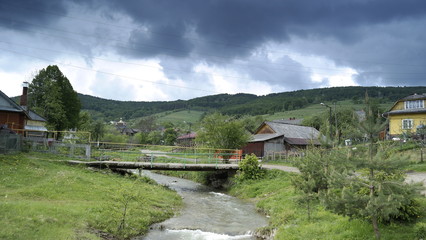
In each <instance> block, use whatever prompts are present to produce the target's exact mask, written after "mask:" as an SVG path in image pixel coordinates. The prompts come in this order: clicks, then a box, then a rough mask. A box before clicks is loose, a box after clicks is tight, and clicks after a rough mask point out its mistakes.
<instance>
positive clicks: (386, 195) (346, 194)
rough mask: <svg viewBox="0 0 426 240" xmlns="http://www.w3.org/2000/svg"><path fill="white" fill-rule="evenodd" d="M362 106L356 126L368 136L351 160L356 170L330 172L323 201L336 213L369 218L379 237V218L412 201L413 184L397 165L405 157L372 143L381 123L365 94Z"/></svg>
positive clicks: (384, 146) (392, 213)
mask: <svg viewBox="0 0 426 240" xmlns="http://www.w3.org/2000/svg"><path fill="white" fill-rule="evenodd" d="M366 107H367V108H366V110H367V111H366V119H365V121H363V122H362V123H360V126H359V128H360V130H361V131H362V132H363V133H364V134H365V136H366V137H367V139H368V143H367V146H366V147H367V151H366V152H365V151H364V154H362V155H361V156H360V157H359V158H358V159H357V161H356V162H355V164H356V167H357V168H356V169H357V171H356V172H352V171H333V172H332V174H331V176H330V178H329V183H330V189H329V191H328V194H327V196H326V198H325V203H326V206H327V207H328V208H329V209H331V210H333V211H334V212H336V213H338V214H342V215H346V216H349V217H359V218H363V219H369V220H370V221H371V224H372V227H373V230H374V233H375V236H376V238H377V239H380V237H381V234H380V230H379V222H385V221H388V220H389V219H390V218H391V217H392V216H397V215H398V214H399V213H400V211H401V209H403V208H404V206H408V205H410V204H412V201H413V198H414V196H415V194H416V188H415V186H413V185H410V184H407V183H405V182H404V175H405V174H404V173H403V172H402V170H401V169H402V166H403V165H404V164H408V161H407V159H404V158H401V157H396V156H395V155H392V154H390V151H389V150H390V149H389V148H388V147H387V146H386V145H384V144H383V145H381V144H378V143H375V140H376V135H377V134H378V132H379V131H380V130H381V129H382V127H383V125H382V124H380V122H379V121H378V119H377V118H375V116H374V113H373V111H371V108H370V105H369V102H368V97H366Z"/></svg>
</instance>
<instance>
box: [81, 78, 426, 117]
mask: <svg viewBox="0 0 426 240" xmlns="http://www.w3.org/2000/svg"><path fill="white" fill-rule="evenodd" d="M424 92H426V87H425V86H419V87H333V88H320V89H309V90H298V91H293V92H283V93H273V94H268V95H264V96H256V95H252V94H242V93H240V94H234V95H231V94H218V95H212V96H205V97H199V98H194V99H191V100H177V101H169V102H165V101H162V102H160V101H159V102H133V101H115V100H107V99H102V98H97V97H92V96H88V95H82V94H80V95H79V96H80V100H81V103H82V109H83V110H87V111H89V112H90V113H91V114H92V116H93V117H94V118H97V119H104V120H107V121H109V120H118V119H120V118H123V119H124V120H130V119H136V118H141V117H145V116H150V115H154V114H159V113H164V112H169V111H172V112H176V113H177V112H180V111H182V112H181V113H180V114H178V115H177V116H173V115H172V116H169V117H170V119H171V121H172V122H173V121H175V120H176V121H181V120H182V121H186V120H185V119H187V120H188V121H190V120H193V118H192V116H185V115H186V114H185V112H187V113H189V112H192V111H196V112H209V111H219V112H221V113H223V114H230V115H252V116H255V115H266V116H270V115H272V116H274V115H277V113H280V114H279V115H278V116H277V117H278V118H289V117H297V118H300V117H301V116H305V115H310V114H315V113H316V112H321V111H324V110H325V109H324V107H323V106H321V105H319V104H320V103H321V102H325V103H327V104H329V105H332V104H333V103H334V102H339V103H338V105H337V107H342V106H340V105H339V104H340V102H342V101H344V103H347V104H348V105H350V106H354V104H355V106H356V104H359V103H362V100H363V99H364V97H365V94H366V93H368V96H369V97H371V98H375V99H377V100H378V101H379V103H381V104H384V106H386V107H385V109H387V108H388V107H389V106H391V105H392V103H394V102H395V101H397V100H398V99H400V98H403V97H405V96H408V95H412V94H414V93H424ZM341 105H344V104H343V103H342V104H341ZM296 110H297V111H296ZM299 110H300V111H299ZM179 115H180V116H179ZM267 118H269V117H267ZM165 119H166V120H164V121H170V120H167V117H166V118H165ZM161 121H163V120H161Z"/></svg>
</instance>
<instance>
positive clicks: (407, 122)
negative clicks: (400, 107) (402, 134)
mask: <svg viewBox="0 0 426 240" xmlns="http://www.w3.org/2000/svg"><path fill="white" fill-rule="evenodd" d="M413 127H414V120H413V119H402V127H401V128H402V129H413Z"/></svg>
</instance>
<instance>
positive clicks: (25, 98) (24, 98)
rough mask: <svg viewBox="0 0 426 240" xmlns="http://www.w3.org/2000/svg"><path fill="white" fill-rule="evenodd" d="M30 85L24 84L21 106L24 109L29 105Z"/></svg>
mask: <svg viewBox="0 0 426 240" xmlns="http://www.w3.org/2000/svg"><path fill="white" fill-rule="evenodd" d="M28 85H29V84H28V82H23V83H22V87H23V88H22V96H21V101H20V103H19V104H20V105H21V106H23V107H26V106H27V105H28Z"/></svg>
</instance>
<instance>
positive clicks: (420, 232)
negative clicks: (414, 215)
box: [414, 222, 426, 240]
mask: <svg viewBox="0 0 426 240" xmlns="http://www.w3.org/2000/svg"><path fill="white" fill-rule="evenodd" d="M414 233H415V236H416V238H415V239H417V240H424V239H426V223H422V222H421V223H417V224H416V227H415V228H414Z"/></svg>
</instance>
